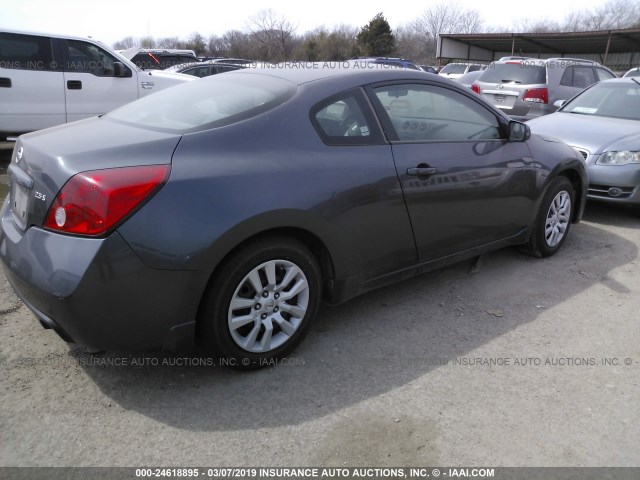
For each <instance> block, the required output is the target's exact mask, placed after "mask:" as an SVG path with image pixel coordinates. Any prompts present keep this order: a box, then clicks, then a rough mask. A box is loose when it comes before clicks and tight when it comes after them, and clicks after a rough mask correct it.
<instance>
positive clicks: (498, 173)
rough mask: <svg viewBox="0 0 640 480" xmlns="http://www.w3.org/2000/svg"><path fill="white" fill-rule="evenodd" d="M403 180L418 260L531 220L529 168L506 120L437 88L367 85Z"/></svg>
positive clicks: (508, 232)
mask: <svg viewBox="0 0 640 480" xmlns="http://www.w3.org/2000/svg"><path fill="white" fill-rule="evenodd" d="M368 92H369V95H370V98H371V101H372V103H373V104H374V107H375V109H376V112H377V113H378V115H379V117H380V118H381V121H382V123H383V126H384V128H385V131H386V133H387V135H388V139H389V140H390V141H391V144H392V151H393V158H394V160H395V163H396V169H397V172H398V175H399V178H400V184H401V185H402V191H403V193H404V198H405V200H406V204H407V208H408V211H409V216H410V219H411V223H412V226H413V232H414V235H415V240H416V244H417V248H418V257H419V261H420V262H425V261H429V260H434V259H437V258H440V257H444V256H446V255H450V254H453V253H456V252H460V251H463V250H465V249H469V248H473V247H478V246H481V245H485V244H489V243H491V242H495V241H498V240H501V239H506V238H509V237H511V236H514V235H517V234H518V233H521V232H522V231H523V230H524V229H525V228H527V227H528V226H529V225H530V223H531V222H532V220H533V211H534V199H535V196H536V193H535V192H536V175H535V165H534V163H533V160H532V158H531V156H530V152H529V149H528V147H527V145H526V143H525V142H509V141H508V140H506V139H505V138H503V136H504V135H505V134H504V133H503V132H504V131H505V130H506V128H505V126H506V120H502V123H501V122H500V121H499V119H498V117H497V116H496V114H495V113H494V112H493V111H491V110H490V109H489V108H488V107H486V106H485V105H483V104H480V103H479V102H478V101H477V100H475V99H473V98H471V96H470V95H465V94H462V93H460V92H459V91H457V90H453V89H450V88H447V87H443V86H437V85H430V84H422V83H404V84H398V83H394V84H388V85H378V86H375V87H371V88H369V89H368Z"/></svg>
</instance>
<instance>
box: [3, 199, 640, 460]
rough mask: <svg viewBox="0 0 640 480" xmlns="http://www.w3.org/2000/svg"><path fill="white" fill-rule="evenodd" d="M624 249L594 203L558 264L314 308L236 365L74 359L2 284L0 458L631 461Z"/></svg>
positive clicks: (634, 357)
mask: <svg viewBox="0 0 640 480" xmlns="http://www.w3.org/2000/svg"><path fill="white" fill-rule="evenodd" d="M3 195H4V194H3ZM639 248H640V221H639V220H638V218H637V217H635V216H633V215H632V213H631V212H630V211H627V210H624V209H615V208H611V207H607V206H602V205H597V204H589V205H588V207H587V213H586V218H585V220H584V222H583V223H581V224H579V225H574V226H573V229H572V232H571V234H570V236H569V238H568V240H567V242H566V244H565V246H564V248H563V249H562V250H561V251H560V253H559V254H558V255H556V256H555V257H553V258H549V259H544V260H538V259H533V258H530V257H528V256H526V255H524V254H522V253H520V252H519V251H518V250H517V249H506V250H503V251H500V252H497V253H493V254H490V255H486V256H483V257H481V258H480V259H478V260H474V261H470V262H464V263H460V264H458V265H455V266H453V267H450V268H446V269H443V270H439V271H437V272H433V273H431V274H428V275H424V276H421V277H418V278H416V279H413V280H409V281H405V282H403V283H400V284H397V285H394V286H392V287H388V288H384V289H382V290H378V291H375V292H373V293H370V294H367V295H364V296H362V297H360V298H357V299H355V300H353V301H351V302H349V303H347V304H345V305H342V306H339V307H335V308H329V307H324V308H323V309H322V310H321V313H320V316H319V318H318V321H317V323H316V324H315V325H314V328H313V329H312V331H311V333H310V334H309V336H308V337H307V339H306V340H305V341H304V342H303V343H302V345H301V346H300V347H299V348H298V350H297V351H296V352H294V354H293V355H292V357H290V358H287V359H285V361H284V362H283V364H281V365H278V366H275V367H270V368H266V369H263V370H259V371H254V372H248V373H246V372H245V373H240V372H237V371H234V370H231V369H228V368H224V367H220V366H218V365H210V364H206V363H207V362H204V360H203V359H201V358H199V357H197V356H195V355H191V356H189V355H187V356H185V355H169V354H160V353H157V354H145V353H142V352H141V353H133V354H131V353H128V354H122V353H119V352H107V353H100V354H95V355H91V354H88V353H87V352H85V351H84V350H82V349H80V348H78V347H75V346H73V345H67V344H65V343H64V342H63V341H62V340H61V339H60V338H58V337H57V336H56V334H55V333H53V331H51V330H44V329H43V328H42V327H41V326H40V324H39V323H38V321H37V320H36V319H35V317H34V316H33V315H32V314H31V313H30V311H29V310H28V309H27V308H26V307H24V306H23V305H22V304H21V302H20V301H19V300H18V299H17V298H16V296H15V295H14V294H13V292H12V290H11V288H10V287H9V286H8V284H7V282H6V280H5V279H4V276H0V405H1V407H0V466H26V465H36V466H135V465H146V466H170V465H180V466H188V465H197V466H306V465H309V466H360V465H361V466H425V465H450V466H456V465H490V466H637V465H640V449H639V448H638V445H639V444H640V429H638V425H639V424H640V403H639V402H638V401H637V400H638V398H640V345H639V343H638V338H640V322H639V316H638V312H640V275H638V272H639V263H640V262H639V258H638V249H639ZM114 300H115V301H117V299H114ZM91 314H92V313H91V312H90V311H87V312H86V315H87V316H89V315H91ZM202 363H205V364H204V365H203V364H202Z"/></svg>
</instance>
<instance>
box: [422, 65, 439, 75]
mask: <svg viewBox="0 0 640 480" xmlns="http://www.w3.org/2000/svg"><path fill="white" fill-rule="evenodd" d="M418 67H420V70H422V71H423V72H427V73H433V74H437V73H438V69H437V68H436V67H434V66H432V65H418Z"/></svg>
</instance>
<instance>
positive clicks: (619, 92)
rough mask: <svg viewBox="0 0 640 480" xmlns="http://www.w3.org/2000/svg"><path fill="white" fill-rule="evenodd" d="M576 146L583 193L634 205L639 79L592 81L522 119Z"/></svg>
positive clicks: (639, 195)
mask: <svg viewBox="0 0 640 480" xmlns="http://www.w3.org/2000/svg"><path fill="white" fill-rule="evenodd" d="M528 125H529V126H530V127H531V130H532V131H533V132H537V133H540V134H543V135H553V136H554V137H557V138H560V139H561V140H563V141H564V142H566V143H567V144H568V145H571V146H572V147H574V148H575V149H576V150H578V151H579V152H580V153H581V154H582V156H583V157H584V161H585V164H586V167H587V174H588V176H589V191H588V198H589V199H591V200H597V201H603V202H609V203H614V204H625V205H632V206H634V207H636V209H638V208H640V82H638V79H637V78H633V77H627V78H619V79H614V80H607V81H606V82H602V83H598V84H596V85H593V86H592V87H591V88H589V89H587V90H585V91H584V92H583V93H581V94H580V95H578V96H577V97H575V98H574V99H573V100H571V101H570V102H568V103H566V104H565V105H564V106H563V107H562V108H560V110H558V111H557V112H556V113H553V114H551V115H547V116H545V117H541V118H538V119H535V120H532V121H530V122H528Z"/></svg>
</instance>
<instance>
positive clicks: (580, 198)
mask: <svg viewBox="0 0 640 480" xmlns="http://www.w3.org/2000/svg"><path fill="white" fill-rule="evenodd" d="M558 176H561V177H565V178H566V179H567V180H569V182H570V183H571V186H572V187H573V190H574V193H575V194H574V198H573V201H574V203H575V206H574V208H573V213H572V218H571V222H572V223H578V222H579V221H580V219H581V218H582V213H583V212H584V207H585V203H586V193H587V187H586V185H585V183H584V181H583V177H582V176H581V175H580V174H579V173H578V170H577V169H575V168H565V169H564V170H561V171H559V172H558V173H557V175H554V176H553V177H551V179H553V178H555V177H558Z"/></svg>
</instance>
